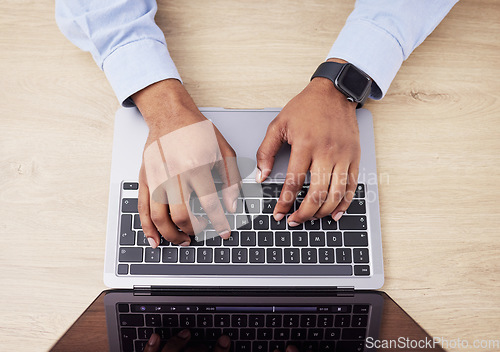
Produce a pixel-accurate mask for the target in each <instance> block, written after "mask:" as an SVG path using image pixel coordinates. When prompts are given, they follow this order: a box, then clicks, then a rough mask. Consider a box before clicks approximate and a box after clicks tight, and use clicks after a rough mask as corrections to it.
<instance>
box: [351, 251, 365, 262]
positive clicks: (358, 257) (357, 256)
mask: <svg viewBox="0 0 500 352" xmlns="http://www.w3.org/2000/svg"><path fill="white" fill-rule="evenodd" d="M352 257H353V261H354V263H368V261H369V259H368V248H354V249H353V250H352Z"/></svg>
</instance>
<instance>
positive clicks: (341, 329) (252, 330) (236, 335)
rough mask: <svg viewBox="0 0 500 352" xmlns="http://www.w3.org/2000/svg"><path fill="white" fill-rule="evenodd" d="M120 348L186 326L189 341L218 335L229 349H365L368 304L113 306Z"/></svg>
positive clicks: (209, 343)
mask: <svg viewBox="0 0 500 352" xmlns="http://www.w3.org/2000/svg"><path fill="white" fill-rule="evenodd" d="M116 309H117V313H118V320H119V326H120V340H121V346H122V351H124V352H128V351H130V352H131V351H143V350H144V348H145V346H146V344H147V341H148V339H149V338H150V336H151V334H152V333H153V332H154V333H156V334H158V335H160V338H161V339H162V342H165V340H167V339H169V338H170V337H172V336H174V335H176V334H177V333H178V332H180V331H181V330H183V329H186V328H188V329H189V330H190V332H191V336H192V338H191V340H193V341H200V342H203V343H205V344H206V347H208V350H209V351H212V350H213V345H214V343H215V341H216V340H217V339H218V338H219V337H220V336H221V335H227V336H228V337H229V338H230V339H231V351H239V352H240V351H241V352H245V351H249V352H250V351H274V350H275V349H279V350H280V351H284V350H285V348H286V346H287V345H289V344H293V345H295V346H297V347H298V348H299V350H300V351H312V352H314V351H338V352H340V351H346V352H347V351H349V352H356V351H364V340H365V338H366V336H367V326H368V324H369V320H370V319H369V318H370V312H371V309H370V305H368V304H354V305H349V304H347V305H335V306H332V305H330V306H294V307H280V306H264V307H252V306H244V307H237V306H212V305H190V306H187V305H165V304H161V305H158V304H135V303H134V304H128V303H120V304H117V305H116Z"/></svg>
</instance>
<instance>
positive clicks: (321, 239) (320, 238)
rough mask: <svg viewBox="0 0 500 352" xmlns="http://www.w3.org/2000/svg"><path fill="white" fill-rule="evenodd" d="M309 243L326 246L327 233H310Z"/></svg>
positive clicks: (315, 245)
mask: <svg viewBox="0 0 500 352" xmlns="http://www.w3.org/2000/svg"><path fill="white" fill-rule="evenodd" d="M309 244H310V245H311V247H324V246H325V233H324V232H319V231H313V232H310V233H309Z"/></svg>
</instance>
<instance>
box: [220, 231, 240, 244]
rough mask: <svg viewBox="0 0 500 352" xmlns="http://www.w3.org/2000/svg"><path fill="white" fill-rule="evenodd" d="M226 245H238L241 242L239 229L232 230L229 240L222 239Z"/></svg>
mask: <svg viewBox="0 0 500 352" xmlns="http://www.w3.org/2000/svg"><path fill="white" fill-rule="evenodd" d="M222 243H223V244H224V246H237V245H238V244H239V243H240V234H239V233H238V231H231V236H230V237H229V238H228V239H227V240H222Z"/></svg>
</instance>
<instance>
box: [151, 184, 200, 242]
mask: <svg viewBox="0 0 500 352" xmlns="http://www.w3.org/2000/svg"><path fill="white" fill-rule="evenodd" d="M187 179H188V175H187V174H183V175H176V176H174V177H172V178H171V179H170V180H168V181H167V182H166V184H165V185H166V189H167V195H168V206H169V209H170V221H171V223H172V226H174V227H178V228H179V229H180V230H181V231H182V232H181V233H184V234H185V235H186V237H184V236H182V237H183V241H181V240H180V237H179V235H177V236H175V234H173V233H172V234H171V235H172V237H175V238H176V240H175V241H174V243H177V244H178V243H180V244H181V245H182V246H185V245H188V244H189V242H190V240H189V236H187V235H194V234H196V233H199V232H201V231H202V230H203V229H204V228H205V225H206V223H203V222H201V221H200V219H199V218H197V217H195V216H194V214H193V212H192V211H191V205H190V204H189V198H190V196H191V192H192V189H191V187H190V186H189V184H188V181H187ZM160 232H161V231H160ZM185 241H187V242H188V243H185Z"/></svg>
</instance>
